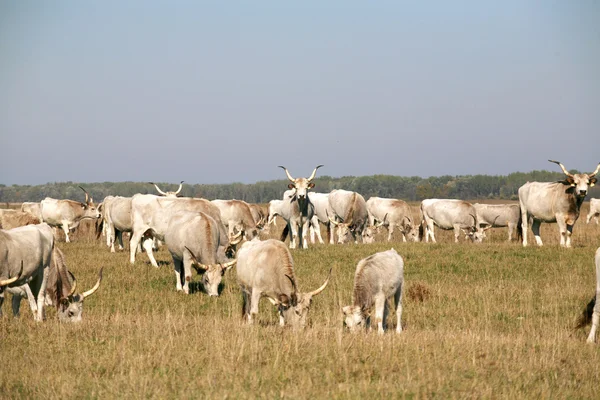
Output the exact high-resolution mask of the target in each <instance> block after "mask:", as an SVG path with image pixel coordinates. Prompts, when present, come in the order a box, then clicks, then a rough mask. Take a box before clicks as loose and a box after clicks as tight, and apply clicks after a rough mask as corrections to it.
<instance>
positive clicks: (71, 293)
mask: <svg viewBox="0 0 600 400" xmlns="http://www.w3.org/2000/svg"><path fill="white" fill-rule="evenodd" d="M67 273H68V274H69V275H71V279H73V286H71V291H70V292H69V294H68V295H67V297H71V296H73V295H74V294H75V289H77V279H75V275H73V273H72V272H71V271H68V270H67ZM92 293H93V292H92Z"/></svg>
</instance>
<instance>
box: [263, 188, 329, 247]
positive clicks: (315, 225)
mask: <svg viewBox="0 0 600 400" xmlns="http://www.w3.org/2000/svg"><path fill="white" fill-rule="evenodd" d="M293 196H294V191H293V190H286V191H285V192H283V198H284V200H271V201H270V202H269V206H268V208H269V219H268V221H269V222H268V224H267V225H269V226H270V225H271V224H274V223H275V218H276V216H277V215H279V216H280V217H281V218H283V220H284V221H285V222H286V226H285V228H283V232H282V233H281V239H280V240H281V241H282V242H285V239H286V238H287V235H288V234H289V232H290V228H291V226H292V221H294V218H295V217H296V215H297V214H296V211H297V207H296V205H295V204H294V202H292V200H291V199H292V198H293ZM313 211H314V207H313V205H312V203H311V204H310V205H309V206H308V213H307V218H310V220H309V222H308V227H309V230H310V239H311V243H312V244H315V235H317V237H318V239H319V242H320V243H321V244H323V238H322V237H321V229H320V227H319V219H318V218H317V216H316V215H315V214H313V213H312V212H313ZM304 232H306V230H305V229H303V231H302V233H304ZM304 238H305V240H306V235H304ZM294 239H295V238H294V237H293V236H292V239H290V247H291V246H292V240H294ZM293 246H294V247H295V244H293ZM294 247H291V248H294Z"/></svg>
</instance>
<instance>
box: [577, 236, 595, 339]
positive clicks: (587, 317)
mask: <svg viewBox="0 0 600 400" xmlns="http://www.w3.org/2000/svg"><path fill="white" fill-rule="evenodd" d="M594 261H595V263H596V293H595V294H594V297H592V300H591V301H590V302H589V303H588V305H587V306H586V307H585V308H584V310H583V314H582V315H581V317H580V318H579V321H578V324H577V326H576V328H582V327H584V326H586V325H588V324H589V323H590V321H591V322H592V329H591V330H590V334H589V335H588V338H587V342H588V343H594V342H595V341H596V331H597V330H598V324H599V323H600V247H598V249H596V256H595V257H594Z"/></svg>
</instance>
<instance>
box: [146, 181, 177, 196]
mask: <svg viewBox="0 0 600 400" xmlns="http://www.w3.org/2000/svg"><path fill="white" fill-rule="evenodd" d="M148 183H149V184H151V185H154V187H155V188H156V190H157V191H158V193H160V195H161V196H165V197H178V196H179V193H180V192H181V189H182V188H183V181H181V182H180V183H179V189H177V190H176V191H175V192H163V191H162V190H160V188H159V187H158V185H157V184H156V183H154V182H148Z"/></svg>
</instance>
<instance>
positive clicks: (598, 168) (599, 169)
mask: <svg viewBox="0 0 600 400" xmlns="http://www.w3.org/2000/svg"><path fill="white" fill-rule="evenodd" d="M598 171H600V163H598V166H597V167H596V170H595V171H594V172H592V173H591V174H590V175H589V176H590V178H592V177H594V176H596V174H597V173H598Z"/></svg>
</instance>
